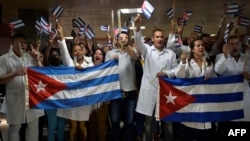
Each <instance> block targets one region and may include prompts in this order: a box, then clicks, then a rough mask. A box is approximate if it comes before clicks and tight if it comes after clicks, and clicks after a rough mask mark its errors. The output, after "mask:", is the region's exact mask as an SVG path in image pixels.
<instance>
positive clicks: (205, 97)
mask: <svg viewBox="0 0 250 141" xmlns="http://www.w3.org/2000/svg"><path fill="white" fill-rule="evenodd" d="M193 96H194V97H195V98H196V101H194V103H208V102H228V101H240V100H243V99H242V98H243V93H242V92H235V93H229V94H201V95H193Z"/></svg>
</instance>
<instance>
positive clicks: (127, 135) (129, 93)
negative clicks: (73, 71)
mask: <svg viewBox="0 0 250 141" xmlns="http://www.w3.org/2000/svg"><path fill="white" fill-rule="evenodd" d="M113 58H115V59H117V60H118V61H119V63H118V68H119V78H120V86H121V90H122V98H119V99H115V100H111V101H110V105H109V107H110V120H111V124H112V126H111V140H112V141H119V140H120V139H119V137H120V122H121V121H123V123H124V134H123V135H124V140H125V141H134V135H133V134H134V132H133V130H134V121H133V120H134V110H135V104H136V84H135V67H134V66H135V61H136V60H137V59H138V56H137V54H136V50H135V49H134V48H133V47H131V46H130V45H129V35H128V33H127V32H121V33H119V34H118V35H117V41H116V48H115V49H112V50H110V51H108V52H107V54H106V56H105V61H108V60H110V59H113ZM122 117H123V118H122Z"/></svg>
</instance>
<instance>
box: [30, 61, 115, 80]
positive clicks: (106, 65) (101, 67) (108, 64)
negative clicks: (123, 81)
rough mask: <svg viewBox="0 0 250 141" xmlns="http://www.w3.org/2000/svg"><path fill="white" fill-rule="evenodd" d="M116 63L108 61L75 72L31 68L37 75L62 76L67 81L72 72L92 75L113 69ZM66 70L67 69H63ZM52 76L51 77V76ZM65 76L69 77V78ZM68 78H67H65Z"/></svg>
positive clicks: (70, 69) (62, 69) (73, 69)
mask: <svg viewBox="0 0 250 141" xmlns="http://www.w3.org/2000/svg"><path fill="white" fill-rule="evenodd" d="M116 63H117V61H114V60H110V61H107V62H105V63H104V64H102V65H98V66H95V67H94V68H93V67H89V68H84V71H81V70H77V69H76V68H75V67H45V68H41V67H32V69H33V70H35V71H37V72H39V73H44V74H46V75H48V76H50V75H51V76H50V77H52V78H53V76H56V75H63V79H68V78H71V77H72V76H71V75H72V72H74V71H75V72H77V73H79V74H81V73H94V72H95V71H101V70H104V69H111V70H112V69H115V68H116V66H117V64H116ZM64 68H67V69H64ZM111 70H110V71H111ZM52 75H53V76H52ZM67 75H70V76H69V77H68V76H67ZM67 77H68V78H67Z"/></svg>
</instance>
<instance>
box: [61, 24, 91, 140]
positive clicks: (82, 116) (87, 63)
mask: <svg viewBox="0 0 250 141" xmlns="http://www.w3.org/2000/svg"><path fill="white" fill-rule="evenodd" d="M57 30H58V32H59V35H60V36H59V41H58V43H59V47H60V52H61V57H62V62H63V65H64V66H75V67H76V68H78V69H83V68H87V67H91V66H94V63H93V61H92V57H87V56H85V55H84V54H85V52H84V51H83V47H82V46H80V44H75V45H73V47H72V50H71V51H70V52H69V50H68V48H67V45H66V41H65V39H64V34H63V30H62V27H61V26H60V25H58V28H57ZM70 53H71V55H72V56H73V57H74V59H72V58H71V56H70ZM90 112H91V106H90V105H87V106H81V107H76V108H70V109H65V110H64V112H60V113H59V112H58V113H57V116H59V117H64V118H67V119H70V141H74V140H75V139H76V137H77V132H78V131H77V130H78V125H79V130H80V131H79V132H80V136H81V140H82V141H86V140H87V127H86V125H85V124H86V123H85V121H88V120H89V115H90ZM77 140H80V139H77Z"/></svg>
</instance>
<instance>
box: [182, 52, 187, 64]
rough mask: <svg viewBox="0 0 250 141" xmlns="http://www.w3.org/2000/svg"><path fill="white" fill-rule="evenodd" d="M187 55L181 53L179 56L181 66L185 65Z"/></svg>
mask: <svg viewBox="0 0 250 141" xmlns="http://www.w3.org/2000/svg"><path fill="white" fill-rule="evenodd" d="M187 57H188V54H187V53H186V52H182V54H181V61H182V63H183V64H186V61H187Z"/></svg>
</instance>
